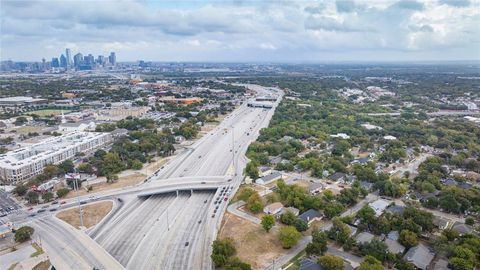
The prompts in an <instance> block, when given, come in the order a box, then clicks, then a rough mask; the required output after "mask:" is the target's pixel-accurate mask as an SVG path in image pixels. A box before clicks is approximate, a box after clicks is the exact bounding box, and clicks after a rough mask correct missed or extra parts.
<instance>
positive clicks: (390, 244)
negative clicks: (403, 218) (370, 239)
mask: <svg viewBox="0 0 480 270" xmlns="http://www.w3.org/2000/svg"><path fill="white" fill-rule="evenodd" d="M384 242H385V245H387V248H388V251H389V252H390V253H393V254H398V253H403V252H404V251H405V247H404V246H402V245H401V244H400V243H398V242H397V241H395V240H391V239H388V238H386V239H385V241H384Z"/></svg>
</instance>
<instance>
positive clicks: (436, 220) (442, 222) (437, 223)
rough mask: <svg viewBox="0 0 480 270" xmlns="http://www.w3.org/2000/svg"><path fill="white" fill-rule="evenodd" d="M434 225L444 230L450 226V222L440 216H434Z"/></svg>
mask: <svg viewBox="0 0 480 270" xmlns="http://www.w3.org/2000/svg"><path fill="white" fill-rule="evenodd" d="M433 224H434V225H435V226H437V227H438V228H444V227H446V226H447V225H448V220H446V219H444V218H442V217H439V216H434V217H433Z"/></svg>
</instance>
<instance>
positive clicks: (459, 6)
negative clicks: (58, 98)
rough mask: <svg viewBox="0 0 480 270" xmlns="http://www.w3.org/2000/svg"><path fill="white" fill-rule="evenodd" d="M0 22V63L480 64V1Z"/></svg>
mask: <svg viewBox="0 0 480 270" xmlns="http://www.w3.org/2000/svg"><path fill="white" fill-rule="evenodd" d="M475 1H478V0H475ZM474 3H477V4H474ZM0 17H1V18H0V19H1V24H0V31H1V33H2V38H1V40H0V46H1V47H0V49H1V50H0V59H17V60H38V59H41V58H43V57H45V58H47V59H48V58H50V57H53V56H57V57H58V55H59V54H60V53H62V52H64V48H65V47H67V46H68V47H71V48H72V49H73V50H74V51H75V52H78V51H81V52H82V53H84V54H85V53H93V54H95V55H96V54H106V53H108V52H109V51H110V50H116V51H117V55H118V59H119V60H120V61H122V60H129V61H131V60H138V59H140V58H143V59H146V60H164V61H167V60H179V61H181V60H185V61H191V60H194V61H204V60H205V61H207V60H208V61H249V60H252V61H271V60H276V61H297V62H298V61H302V60H308V61H315V60H318V61H320V60H325V59H329V58H332V59H339V57H340V56H341V57H344V58H346V59H347V60H362V59H367V60H376V59H377V58H378V59H379V60H385V59H386V58H385V57H387V58H388V59H402V60H404V59H422V58H423V59H429V58H431V57H433V56H435V57H437V56H441V57H443V58H448V59H457V58H464V59H479V58H480V52H479V49H478V44H479V39H480V30H479V29H478V25H479V24H480V10H479V8H478V2H474V1H471V2H469V1H465V0H457V1H447V0H437V1H432V0H425V1H409V0H400V1H393V0H392V1H354V0H338V1H335V0H324V1H316V2H314V1H239V0H235V1H233V2H226V1H189V2H179V3H174V2H157V1H150V0H125V1H91V2H88V4H85V2H83V1H79V0H71V1H62V2H58V1H28V0H27V1H3V2H2V9H0ZM372 57H373V58H372Z"/></svg>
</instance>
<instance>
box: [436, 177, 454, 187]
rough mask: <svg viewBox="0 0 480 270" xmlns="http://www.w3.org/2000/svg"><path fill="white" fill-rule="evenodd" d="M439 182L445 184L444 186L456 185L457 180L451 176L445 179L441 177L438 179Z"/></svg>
mask: <svg viewBox="0 0 480 270" xmlns="http://www.w3.org/2000/svg"><path fill="white" fill-rule="evenodd" d="M440 182H441V183H442V184H443V185H445V186H449V187H451V186H456V185H457V181H455V180H454V179H452V178H447V179H442V180H440Z"/></svg>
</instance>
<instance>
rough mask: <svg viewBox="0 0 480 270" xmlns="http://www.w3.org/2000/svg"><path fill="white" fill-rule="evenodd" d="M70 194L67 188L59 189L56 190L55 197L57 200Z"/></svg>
mask: <svg viewBox="0 0 480 270" xmlns="http://www.w3.org/2000/svg"><path fill="white" fill-rule="evenodd" d="M69 192H70V189H68V188H61V189H59V190H57V197H58V198H63V197H65V196H67V194H68V193H69Z"/></svg>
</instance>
